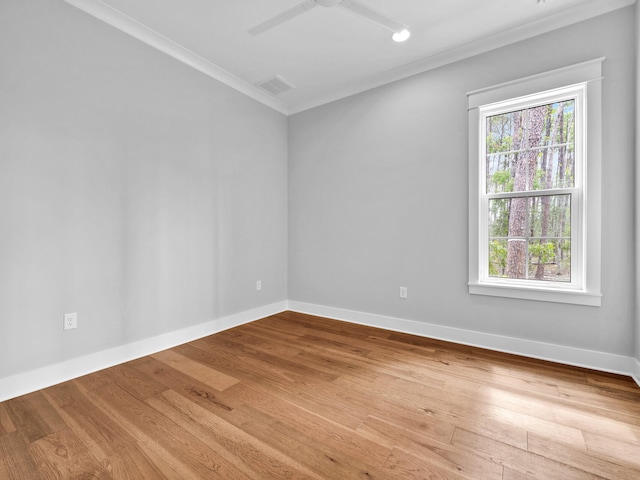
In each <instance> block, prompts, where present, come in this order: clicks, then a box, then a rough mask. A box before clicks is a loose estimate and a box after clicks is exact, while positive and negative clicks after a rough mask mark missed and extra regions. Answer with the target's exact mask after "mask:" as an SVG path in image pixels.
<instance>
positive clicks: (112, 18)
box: [64, 0, 289, 115]
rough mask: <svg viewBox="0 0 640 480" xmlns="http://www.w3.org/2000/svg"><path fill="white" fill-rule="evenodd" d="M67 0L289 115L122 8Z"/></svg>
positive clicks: (97, 0) (268, 97) (283, 107)
mask: <svg viewBox="0 0 640 480" xmlns="http://www.w3.org/2000/svg"><path fill="white" fill-rule="evenodd" d="M64 1H65V2H66V3H68V4H70V5H73V6H74V7H76V8H78V9H80V10H82V11H83V12H85V13H87V14H89V15H91V16H93V17H95V18H97V19H98V20H101V21H103V22H105V23H106V24H108V25H111V26H112V27H114V28H117V29H118V30H120V31H122V32H124V33H126V34H128V35H130V36H132V37H134V38H136V39H137V40H140V41H141V42H144V43H146V44H147V45H149V46H151V47H153V48H155V49H157V50H160V51H161V52H163V53H166V54H167V55H169V56H170V57H172V58H174V59H176V60H178V61H180V62H182V63H184V64H186V65H188V66H190V67H192V68H194V69H196V70H198V71H199V72H202V73H204V74H205V75H207V76H209V77H211V78H213V79H215V80H217V81H219V82H221V83H223V84H225V85H227V86H229V87H231V88H233V89H235V90H237V91H239V92H241V93H243V94H244V95H246V96H248V97H250V98H252V99H254V100H256V101H258V102H260V103H262V104H264V105H266V106H268V107H270V108H272V109H274V110H276V111H278V112H280V113H283V114H285V115H288V113H289V112H288V109H287V106H286V105H285V104H284V103H282V102H281V101H280V100H278V99H276V98H274V97H272V96H271V95H269V94H267V93H265V92H263V91H262V90H260V89H258V88H257V87H255V86H253V85H252V84H250V83H248V82H245V81H244V80H242V79H240V78H238V77H236V76H235V75H233V74H232V73H229V72H227V71H226V70H224V69H223V68H220V67H219V66H217V65H215V64H213V63H211V62H209V61H208V60H206V59H204V58H202V57H201V56H199V55H198V54H196V53H194V52H192V51H191V50H189V49H187V48H185V47H183V46H182V45H180V44H178V43H176V42H174V41H173V40H171V39H169V38H167V37H165V36H164V35H162V34H161V33H158V32H156V31H155V30H153V29H151V28H149V27H147V26H146V25H144V24H142V23H140V22H138V21H137V20H134V19H133V18H131V17H129V16H128V15H126V14H124V13H122V12H121V11H119V10H117V9H115V8H113V7H111V6H109V5H107V4H105V3H104V2H102V1H100V0H64Z"/></svg>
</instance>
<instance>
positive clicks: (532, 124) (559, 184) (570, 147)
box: [485, 100, 575, 193]
mask: <svg viewBox="0 0 640 480" xmlns="http://www.w3.org/2000/svg"><path fill="white" fill-rule="evenodd" d="M574 103H575V102H574V100H566V101H562V102H556V103H552V104H547V105H539V106H536V107H532V108H527V109H523V110H517V111H514V112H508V113H503V114H500V115H492V116H489V117H487V123H486V138H485V144H486V151H485V158H486V184H487V189H486V190H487V193H497V192H511V191H516V192H518V191H529V190H541V189H552V188H564V187H573V186H574V175H575V148H574V144H575V139H574V137H575V115H574V112H575V105H574Z"/></svg>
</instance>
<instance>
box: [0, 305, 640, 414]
mask: <svg viewBox="0 0 640 480" xmlns="http://www.w3.org/2000/svg"><path fill="white" fill-rule="evenodd" d="M285 310H292V311H294V312H300V313H307V314H309V315H318V316H322V317H326V318H332V319H335V320H342V321H347V322H351V323H357V324H361V325H367V326H371V327H377V328H383V329H385V330H393V331H396V332H403V333H410V334H413V335H419V336H423V337H429V338H435V339H439V340H445V341H449V342H454V343H461V344H464V345H471V346H474V347H481V348H487V349H490V350H496V351H500V352H505V353H513V354H516V355H523V356H526V357H531V358H538V359H541V360H549V361H552V362H557V363H564V364H567V365H575V366H578V367H586V368H591V369H594V370H601V371H605V372H611V373H619V374H622V375H629V376H631V377H632V378H633V379H634V380H635V382H636V383H637V384H638V386H640V361H639V360H637V359H634V358H632V357H625V356H622V355H614V354H611V353H605V352H597V351H593V350H584V349H579V348H574V347H567V346H562V345H554V344H550V343H543V342H535V341H531V340H523V339H520V338H514V337H505V336H502V335H493V334H489V333H483V332H477V331H472V330H464V329H459V328H453V327H447V326H443V325H435V324H430V323H424V322H417V321H414V320H406V319H401V318H395V317H387V316H383V315H375V314H370V313H364V312H358V311H353V310H345V309H341V308H334V307H327V306H323V305H314V304H310V303H304V302H297V301H288V302H287V301H282V302H276V303H273V304H270V305H265V306H263V307H259V308H255V309H252V310H247V311H244V312H240V313H237V314H234V315H229V316H226V317H222V318H219V319H216V320H212V321H209V322H206V323H201V324H198V325H194V326H192V327H188V328H184V329H181V330H177V331H174V332H170V333H165V334H162V335H158V336H156V337H152V338H148V339H145V340H140V341H137V342H133V343H129V344H126V345H122V346H119V347H115V348H111V349H108V350H104V351H101V352H97V353H94V354H90V355H86V356H84V357H79V358H74V359H71V360H67V361H64V362H61V363H58V364H55V365H49V366H47V367H42V368H39V369H36V370H31V371H29V372H24V373H20V374H17V375H13V376H11V377H5V378H0V402H2V401H5V400H8V399H10V398H15V397H18V396H20V395H24V394H26V393H30V392H34V391H36V390H40V389H42V388H46V387H50V386H52V385H56V384H58V383H61V382H64V381H67V380H72V379H74V378H77V377H81V376H83V375H87V374H89V373H93V372H97V371H98V370H102V369H105V368H108V367H112V366H114V365H119V364H121V363H124V362H127V361H130V360H135V359H137V358H141V357H144V356H146V355H151V354H153V353H156V352H159V351H161V350H166V349H167V348H172V347H175V346H177V345H182V344H183V343H187V342H191V341H193V340H197V339H198V338H202V337H206V336H208V335H213V334H215V333H218V332H222V331H224V330H228V329H230V328H233V327H237V326H239V325H243V324H245V323H250V322H253V321H255V320H259V319H261V318H264V317H268V316H270V315H274V314H276V313H280V312H283V311H285Z"/></svg>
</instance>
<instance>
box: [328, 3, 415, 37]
mask: <svg viewBox="0 0 640 480" xmlns="http://www.w3.org/2000/svg"><path fill="white" fill-rule="evenodd" d="M338 6H340V7H342V8H346V9H347V10H349V11H351V12H353V13H356V14H358V15H361V16H363V17H366V18H367V19H368V20H371V21H372V22H374V23H377V24H378V25H380V26H382V27H384V28H386V29H388V30H390V31H392V32H401V31H402V30H408V29H409V27H407V26H406V25H405V24H403V23H400V22H398V21H397V20H394V19H393V18H391V17H389V16H388V15H385V14H384V13H382V12H379V11H378V10H375V9H373V8H371V7H369V6H367V5H365V4H363V3H361V2H359V1H358V0H342V1H341V2H340V3H339V4H338Z"/></svg>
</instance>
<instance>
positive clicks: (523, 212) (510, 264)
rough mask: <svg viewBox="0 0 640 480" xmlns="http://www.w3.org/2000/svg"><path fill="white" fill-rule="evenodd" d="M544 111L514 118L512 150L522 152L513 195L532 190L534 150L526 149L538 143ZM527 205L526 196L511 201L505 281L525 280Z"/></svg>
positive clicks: (534, 161) (516, 170)
mask: <svg viewBox="0 0 640 480" xmlns="http://www.w3.org/2000/svg"><path fill="white" fill-rule="evenodd" d="M545 108H546V107H544V106H542V107H536V108H531V109H528V110H524V111H522V112H517V113H516V114H515V115H514V117H515V118H514V121H515V138H514V147H515V149H516V150H520V149H525V151H524V152H521V153H518V154H517V157H516V162H515V163H516V165H515V176H514V191H516V192H517V191H525V190H531V189H532V188H533V180H534V178H535V171H536V158H537V151H531V150H527V149H528V148H529V147H535V146H538V145H539V144H540V140H541V138H542V130H543V127H544V110H545ZM527 202H528V199H527V198H526V197H517V198H513V199H511V208H510V209H509V241H508V242H507V276H508V277H509V278H526V276H527V240H526V237H527V235H526V234H527V224H528V222H527V213H528V208H527ZM514 237H520V238H514Z"/></svg>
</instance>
